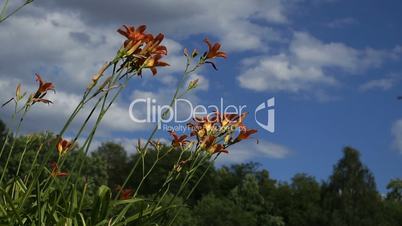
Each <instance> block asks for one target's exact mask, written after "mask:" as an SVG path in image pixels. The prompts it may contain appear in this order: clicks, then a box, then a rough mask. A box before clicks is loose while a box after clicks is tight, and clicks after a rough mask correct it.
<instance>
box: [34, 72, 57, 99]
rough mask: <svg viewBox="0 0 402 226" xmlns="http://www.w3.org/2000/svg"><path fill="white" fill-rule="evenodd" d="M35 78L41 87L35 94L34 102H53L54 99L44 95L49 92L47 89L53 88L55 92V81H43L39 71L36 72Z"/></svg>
mask: <svg viewBox="0 0 402 226" xmlns="http://www.w3.org/2000/svg"><path fill="white" fill-rule="evenodd" d="M35 80H36V81H37V82H39V88H38V90H37V91H36V92H35V94H34V95H33V97H32V102H33V103H36V102H42V103H46V104H49V103H52V101H50V100H47V99H44V98H43V97H44V96H45V95H46V94H47V91H50V90H51V91H54V92H55V87H54V85H53V83H51V82H45V81H43V79H42V77H41V76H40V75H39V74H38V73H35Z"/></svg>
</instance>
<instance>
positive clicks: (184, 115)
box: [129, 97, 275, 133]
mask: <svg viewBox="0 0 402 226" xmlns="http://www.w3.org/2000/svg"><path fill="white" fill-rule="evenodd" d="M183 107H184V108H186V109H188V110H187V111H180V110H179V109H182V108H183ZM274 107H275V97H272V98H269V99H268V100H267V101H264V102H262V103H261V104H259V105H258V106H257V107H256V108H255V109H254V118H255V121H256V123H257V124H258V125H259V126H260V127H261V128H262V129H264V130H266V131H268V132H270V133H274V132H275V109H274ZM135 109H144V110H145V114H144V112H143V111H142V112H141V113H138V112H136V111H135ZM246 109H247V105H237V106H236V105H232V104H231V105H227V106H226V105H225V103H224V99H223V98H220V103H219V105H193V103H192V102H191V101H190V100H188V99H177V100H175V101H174V103H173V105H172V106H170V105H160V104H158V103H157V100H156V99H154V98H139V99H136V100H134V101H132V102H131V104H130V107H129V116H130V119H131V120H132V121H134V122H136V123H157V125H158V129H165V130H169V129H171V128H169V127H168V126H167V124H168V123H176V124H180V123H184V124H185V123H187V122H188V121H190V120H191V119H193V118H195V117H200V116H208V114H210V113H211V112H221V113H223V114H238V115H240V114H242V113H245V112H246ZM264 111H265V112H266V114H262V115H263V116H264V117H263V119H264V120H261V119H259V118H258V117H257V113H259V112H264ZM179 112H180V113H181V114H180V116H179V114H178V113H179ZM260 114H261V113H260ZM180 129H185V126H181V127H180Z"/></svg>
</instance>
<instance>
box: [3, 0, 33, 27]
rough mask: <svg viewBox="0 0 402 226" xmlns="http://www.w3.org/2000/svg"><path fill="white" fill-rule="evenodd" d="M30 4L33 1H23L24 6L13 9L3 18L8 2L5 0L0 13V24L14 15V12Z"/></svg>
mask: <svg viewBox="0 0 402 226" xmlns="http://www.w3.org/2000/svg"><path fill="white" fill-rule="evenodd" d="M31 2H33V0H27V1H25V3H24V4H22V5H20V6H19V7H18V8H16V9H14V10H13V11H12V12H11V13H10V14H8V15H6V16H4V17H3V14H4V13H5V12H6V10H7V5H8V0H6V2H5V4H4V6H3V9H2V10H1V13H0V23H1V22H3V21H5V20H7V19H8V18H9V17H10V16H12V15H14V14H15V13H16V12H18V11H20V10H21V9H22V8H23V7H24V6H26V5H28V4H29V3H31Z"/></svg>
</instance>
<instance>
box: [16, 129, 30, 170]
mask: <svg viewBox="0 0 402 226" xmlns="http://www.w3.org/2000/svg"><path fill="white" fill-rule="evenodd" d="M30 141H31V137H29V138H28V139H27V141H26V143H25V146H24V151H23V152H22V154H21V157H20V161H19V163H18V168H17V173H16V174H15V176H16V177H18V174H19V172H20V168H21V164H22V160H23V159H24V156H25V152H26V151H27V149H28V144H29V142H30Z"/></svg>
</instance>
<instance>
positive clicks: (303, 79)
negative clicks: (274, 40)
mask: <svg viewBox="0 0 402 226" xmlns="http://www.w3.org/2000/svg"><path fill="white" fill-rule="evenodd" d="M396 58H398V55H397V53H396V52H395V51H394V50H390V51H385V50H375V49H371V48H367V49H362V50H359V49H354V48H351V47H349V46H347V45H345V44H343V43H323V42H322V41H320V40H318V39H316V38H314V37H312V36H311V35H309V34H307V33H303V32H296V33H295V34H294V37H293V39H292V41H291V42H290V44H289V48H288V52H287V53H283V54H278V55H274V56H269V55H268V56H261V57H258V58H257V57H254V58H251V59H247V60H245V61H244V68H245V69H244V71H243V72H242V73H241V74H240V76H238V80H239V82H240V86H242V87H244V88H248V89H252V90H255V91H289V92H300V91H308V90H313V89H312V88H319V87H320V86H321V85H335V84H338V82H337V79H336V78H335V76H334V75H333V74H334V72H329V69H336V70H338V71H340V72H343V73H346V74H358V73H360V72H363V71H365V70H367V69H370V68H376V67H379V66H381V64H382V63H383V62H384V61H385V60H387V59H396Z"/></svg>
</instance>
